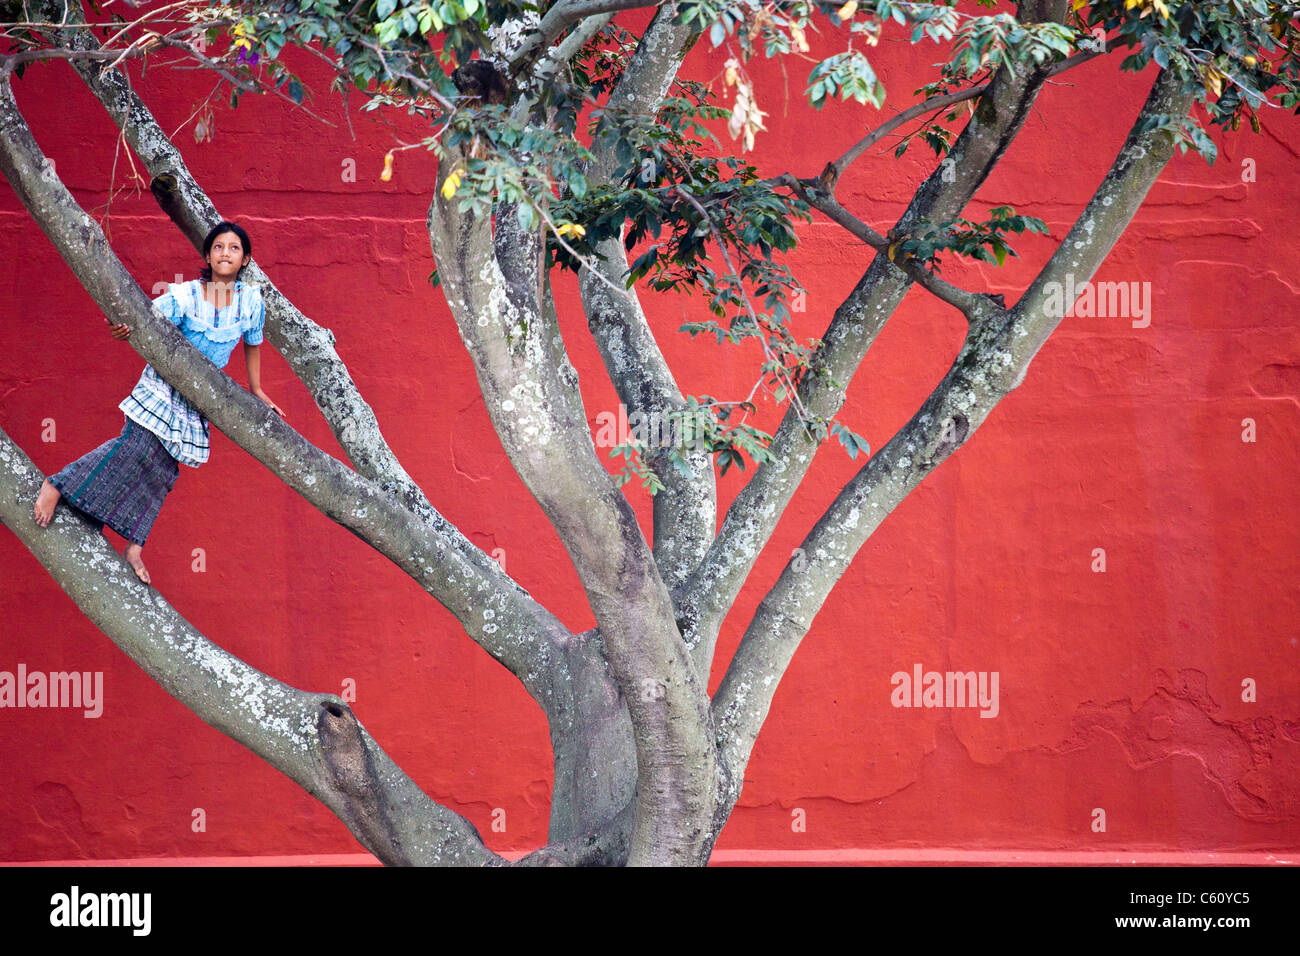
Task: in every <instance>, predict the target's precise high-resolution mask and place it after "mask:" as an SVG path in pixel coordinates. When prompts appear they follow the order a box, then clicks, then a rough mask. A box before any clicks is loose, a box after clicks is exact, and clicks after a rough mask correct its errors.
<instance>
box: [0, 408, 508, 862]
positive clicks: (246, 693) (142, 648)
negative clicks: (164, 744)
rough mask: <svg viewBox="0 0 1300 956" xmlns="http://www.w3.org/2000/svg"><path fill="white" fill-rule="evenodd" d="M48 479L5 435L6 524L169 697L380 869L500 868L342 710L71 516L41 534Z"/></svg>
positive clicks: (1, 480)
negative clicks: (186, 607) (302, 797)
mask: <svg viewBox="0 0 1300 956" xmlns="http://www.w3.org/2000/svg"><path fill="white" fill-rule="evenodd" d="M43 478H44V476H43V475H42V474H41V472H40V471H39V470H38V469H37V468H36V467H35V466H34V465H33V464H32V462H31V460H30V459H29V458H28V457H27V455H26V454H24V452H23V451H22V449H21V448H19V447H18V446H17V445H16V444H14V443H13V441H12V440H11V439H10V438H9V436H8V435H7V434H6V433H5V432H4V431H3V430H2V429H0V521H3V523H4V524H5V526H6V527H8V528H9V529H10V530H11V531H13V533H14V534H15V535H17V536H18V538H19V540H21V541H22V543H23V544H24V545H26V547H27V549H28V550H29V551H31V553H32V554H33V555H34V556H35V557H36V559H37V560H38V561H40V563H41V564H42V565H43V566H44V567H45V569H46V570H47V571H48V572H49V573H50V575H51V577H53V578H54V580H55V581H56V582H57V583H58V585H59V586H60V587H61V588H63V590H64V591H65V592H66V593H67V595H68V597H70V598H72V600H73V601H74V602H75V603H76V604H77V606H78V607H79V608H80V609H81V610H82V612H83V613H85V615H86V616H87V617H88V618H89V619H90V620H91V622H92V623H94V625H95V626H96V627H98V628H99V629H100V630H101V631H103V632H104V634H105V635H107V636H108V637H109V639H110V640H112V641H113V643H114V644H116V645H117V646H118V647H119V648H120V649H121V650H122V651H123V652H124V653H125V654H126V655H127V656H128V657H130V658H131V659H132V660H133V661H135V662H136V663H137V664H139V665H140V667H141V668H142V669H143V670H144V671H145V673H146V674H148V675H149V676H150V677H151V678H153V680H155V681H157V683H158V684H159V685H160V686H161V687H162V688H163V690H165V691H167V693H169V694H171V695H172V696H173V697H175V698H176V699H177V700H178V701H180V703H181V704H183V705H184V706H185V707H187V708H188V709H189V710H191V711H193V712H194V714H195V715H196V716H197V717H199V719H201V720H202V721H203V722H204V723H206V724H208V725H209V726H211V727H213V728H214V729H216V730H218V731H220V732H221V733H223V734H225V735H226V736H228V737H230V738H231V739H233V740H236V741H238V742H239V743H241V744H243V745H244V746H245V747H247V748H248V749H249V750H251V751H252V752H253V753H255V754H257V756H259V757H261V758H262V759H263V760H265V761H267V762H268V763H269V764H271V766H273V767H275V768H276V769H277V770H279V771H280V772H281V773H283V774H285V775H286V776H287V777H289V778H290V779H291V780H293V781H294V782H296V783H297V784H299V785H300V786H302V788H303V789H305V790H306V791H307V792H308V793H310V794H311V795H312V796H314V797H316V798H317V799H318V800H320V801H321V802H322V803H324V804H325V805H326V806H327V807H329V808H330V810H332V811H333V812H334V813H335V814H337V815H338V817H339V819H341V820H342V821H343V822H344V823H345V824H346V825H347V827H348V829H349V830H351V831H352V833H353V835H354V836H356V838H357V839H358V840H359V841H361V843H362V845H363V846H365V848H366V849H367V850H369V851H370V852H371V853H374V854H375V856H377V857H379V859H380V860H382V861H383V862H384V863H387V864H397V865H412V864H415V865H424V866H436V865H444V866H446V865H453V866H473V865H485V864H491V863H493V862H498V863H500V862H504V861H503V860H501V858H500V857H498V856H497V855H496V854H495V853H493V852H492V851H491V850H489V849H487V847H485V846H484V845H483V841H482V839H481V838H480V836H479V834H478V831H477V830H476V829H475V828H474V827H473V825H471V824H470V823H469V821H467V820H465V819H464V818H463V817H461V816H460V815H459V814H457V813H455V812H453V811H452V810H449V809H448V808H447V807H444V806H441V805H439V804H437V803H435V802H433V801H432V800H430V799H429V798H428V797H427V796H426V795H425V794H424V793H422V792H421V791H420V789H419V788H418V787H417V786H416V785H415V784H414V783H413V782H412V781H411V779H410V778H409V777H408V776H407V775H406V774H405V773H403V772H402V770H401V768H400V767H398V766H397V765H396V764H394V763H393V761H392V759H391V758H390V757H389V756H388V754H386V753H385V752H384V751H383V750H382V749H381V748H380V747H379V745H378V744H376V743H375V741H374V740H373V739H372V738H371V737H370V735H369V734H368V733H366V730H365V728H364V727H362V726H361V724H360V723H358V722H357V719H356V717H355V716H354V715H353V713H352V711H351V710H350V709H349V708H348V705H347V704H346V703H344V702H343V701H342V700H341V699H340V698H338V697H336V696H334V695H332V694H315V693H310V692H307V691H303V690H299V689H297V688H294V687H290V686H288V685H287V684H282V683H280V682H279V681H277V680H275V679H273V678H271V677H269V676H267V675H266V674H263V673H262V672H261V671H258V670H256V669H254V668H252V667H250V666H248V665H247V664H246V663H244V662H243V661H242V660H240V659H239V658H237V657H235V656H234V655H232V654H230V653H228V652H226V651H225V650H223V649H222V648H220V647H218V646H217V645H215V644H213V643H211V642H210V641H208V640H207V639H206V638H205V637H204V636H203V635H202V634H201V633H199V632H198V631H197V630H196V629H195V628H194V627H193V626H192V625H191V624H190V622H189V621H187V620H185V618H184V617H182V616H181V615H180V614H178V613H177V612H176V610H175V609H174V608H173V607H172V606H171V605H170V604H168V603H167V602H166V601H165V600H164V599H163V597H162V595H160V594H159V593H158V592H157V591H156V590H154V589H153V588H151V587H149V586H148V585H145V584H142V583H140V581H139V580H138V579H137V578H136V576H135V572H134V571H133V570H132V569H131V568H130V566H129V565H128V564H127V563H126V562H125V561H124V560H123V559H122V558H121V556H119V555H118V554H117V552H115V551H114V550H113V549H112V547H111V546H110V545H109V543H108V541H107V539H105V537H104V536H103V534H102V533H101V532H100V530H99V528H98V527H96V526H95V525H92V524H90V523H88V522H86V521H85V520H83V519H81V518H79V517H75V516H74V515H73V513H72V512H71V511H69V510H68V509H66V508H57V507H56V508H55V512H54V519H53V520H52V521H51V522H50V524H49V525H48V526H46V527H44V528H42V527H41V526H40V525H38V524H36V522H35V521H33V520H32V502H33V501H35V500H36V494H37V492H38V491H39V490H40V487H41V483H42V481H43Z"/></svg>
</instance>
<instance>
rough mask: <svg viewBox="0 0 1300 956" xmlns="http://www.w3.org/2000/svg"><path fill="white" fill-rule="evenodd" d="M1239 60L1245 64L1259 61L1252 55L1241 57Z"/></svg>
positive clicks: (1249, 64) (1250, 64) (1251, 64)
mask: <svg viewBox="0 0 1300 956" xmlns="http://www.w3.org/2000/svg"><path fill="white" fill-rule="evenodd" d="M1241 62H1243V63H1245V64H1246V65H1247V66H1254V65H1255V64H1256V63H1258V62H1259V61H1258V60H1256V59H1255V58H1254V57H1253V56H1248V57H1243V58H1242V61H1241Z"/></svg>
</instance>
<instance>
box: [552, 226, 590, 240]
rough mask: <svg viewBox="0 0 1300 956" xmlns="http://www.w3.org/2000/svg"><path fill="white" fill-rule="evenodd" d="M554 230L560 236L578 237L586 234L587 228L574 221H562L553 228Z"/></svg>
mask: <svg viewBox="0 0 1300 956" xmlns="http://www.w3.org/2000/svg"><path fill="white" fill-rule="evenodd" d="M555 231H556V233H558V234H559V235H561V236H577V237H579V238H582V237H583V236H585V235H586V234H587V230H586V229H585V228H584V227H582V226H580V225H578V224H577V223H576V222H562V223H560V224H559V225H558V226H557V227H556V228H555Z"/></svg>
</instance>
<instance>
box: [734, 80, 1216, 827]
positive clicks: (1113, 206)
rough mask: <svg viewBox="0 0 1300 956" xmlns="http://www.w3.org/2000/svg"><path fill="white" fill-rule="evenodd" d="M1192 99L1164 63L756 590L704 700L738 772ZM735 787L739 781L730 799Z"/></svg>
mask: <svg viewBox="0 0 1300 956" xmlns="http://www.w3.org/2000/svg"><path fill="white" fill-rule="evenodd" d="M1192 101H1193V97H1192V94H1190V93H1186V92H1183V91H1182V88H1181V82H1180V81H1179V80H1178V79H1177V78H1176V77H1174V76H1173V74H1172V73H1170V71H1167V70H1166V71H1161V73H1160V74H1159V75H1158V76H1157V78H1156V81H1155V83H1154V85H1153V86H1152V89H1151V93H1150V95H1149V96H1148V97H1147V101H1146V103H1145V104H1144V105H1143V108H1142V110H1141V112H1140V113H1139V115H1138V118H1137V120H1136V122H1135V123H1134V125H1133V128H1132V130H1131V131H1130V133H1129V135H1128V138H1127V139H1126V141H1125V143H1124V145H1123V146H1122V147H1121V149H1120V151H1119V155H1118V156H1117V157H1116V159H1115V161H1114V163H1113V164H1112V166H1111V168H1110V171H1109V172H1108V173H1107V174H1106V177H1105V178H1104V179H1103V180H1102V183H1101V185H1100V187H1099V188H1098V189H1097V191H1096V193H1095V194H1094V195H1093V197H1092V199H1091V200H1090V201H1089V203H1088V205H1087V207H1086V208H1085V209H1084V212H1083V214H1082V215H1081V216H1080V217H1079V219H1078V221H1077V222H1076V223H1075V226H1074V228H1073V229H1071V230H1070V233H1069V235H1067V237H1066V239H1065V241H1064V242H1062V243H1061V246H1060V248H1059V249H1058V250H1057V252H1056V254H1055V255H1053V256H1052V258H1051V260H1049V262H1048V264H1047V266H1045V267H1044V269H1043V270H1042V272H1040V273H1039V275H1038V277H1037V278H1036V279H1035V280H1034V282H1033V284H1032V285H1031V286H1030V288H1029V290H1028V291H1027V292H1026V293H1025V295H1024V296H1023V297H1022V298H1021V300H1020V302H1019V303H1017V304H1016V306H1015V307H1014V308H1013V309H1011V310H1007V311H1003V310H999V311H998V312H997V313H996V314H994V315H992V316H990V318H989V320H988V321H985V322H981V323H979V324H977V325H974V326H972V327H971V329H970V330H969V332H968V334H967V337H966V341H965V343H964V344H963V346H962V349H961V352H960V353H959V354H958V356H957V358H956V360H955V361H954V362H953V365H952V367H951V368H950V369H949V371H948V373H947V375H945V376H944V378H943V381H941V382H940V384H939V386H938V387H937V388H936V389H935V391H934V392H933V393H932V394H931V395H930V397H929V398H928V399H926V401H925V403H924V404H923V405H922V406H921V408H920V410H918V411H917V413H916V414H915V415H914V416H913V417H912V419H911V420H910V421H909V422H908V423H907V424H906V425H905V426H904V427H903V428H902V429H901V430H900V431H899V432H898V434H896V435H895V436H894V437H893V438H892V439H890V441H889V442H888V443H887V444H886V445H885V447H884V448H882V449H881V450H880V451H879V452H877V453H876V454H875V455H874V456H872V458H871V459H870V461H868V462H867V464H866V465H864V466H863V468H862V469H861V470H860V471H859V472H858V473H857V475H855V476H854V478H853V479H852V480H851V481H850V482H849V483H848V484H847V485H846V486H845V487H844V489H843V490H842V491H841V492H840V494H839V495H838V496H837V497H836V499H835V501H834V502H833V503H832V505H831V507H830V508H829V509H827V511H826V513H825V514H823V515H822V517H821V518H820V519H819V520H818V522H817V524H816V525H815V526H814V528H813V529H812V531H811V532H810V533H809V534H808V536H807V538H805V539H804V541H803V543H802V545H801V548H802V550H803V554H804V556H805V559H804V560H803V561H801V562H794V561H791V562H790V563H788V564H787V565H786V567H785V569H784V571H782V573H781V576H780V578H778V580H777V583H776V584H775V585H774V586H773V588H772V590H771V591H770V592H769V593H768V594H767V595H766V596H765V597H764V598H763V601H762V602H761V604H760V606H759V610H758V612H757V613H756V614H755V616H754V619H753V620H752V621H751V622H750V625H749V627H748V628H747V629H746V631H745V635H744V637H743V638H742V639H741V642H740V647H739V648H738V649H737V652H736V656H735V657H734V658H733V659H732V661H731V664H730V665H729V666H728V668H727V673H726V674H725V675H724V677H723V679H722V683H721V685H720V686H719V687H718V690H717V693H716V694H715V695H714V698H713V710H714V717H715V721H716V726H717V728H718V746H719V751H720V753H721V754H722V756H723V759H725V760H726V761H728V764H729V765H730V766H731V767H732V769H733V771H735V772H736V778H737V779H739V778H740V777H741V776H742V774H741V772H740V771H742V770H743V768H744V766H745V765H746V763H747V762H748V760H749V755H750V753H751V752H752V748H753V743H754V740H755V739H756V737H757V734H758V730H759V728H760V727H761V726H762V723H763V719H764V717H765V716H766V714H767V711H768V708H769V707H770V705H771V701H772V697H773V695H774V694H775V693H776V687H777V685H778V684H779V682H780V679H781V677H782V675H783V674H784V673H785V670H786V668H787V667H788V665H789V662H790V660H791V659H792V658H793V656H794V652H795V650H796V649H797V648H798V646H799V643H800V641H801V640H802V639H803V637H804V635H805V634H806V633H807V632H808V629H809V627H810V626H811V624H812V620H813V618H814V617H815V616H816V614H817V612H818V610H819V609H820V608H821V606H822V604H823V603H824V601H825V600H826V597H827V595H828V594H829V593H830V590H831V588H832V587H833V586H834V584H835V582H836V581H837V580H839V578H840V576H841V575H843V573H844V572H845V571H846V570H847V569H848V566H849V563H850V562H851V561H852V559H853V557H854V555H856V554H857V552H858V550H859V549H860V548H861V547H862V545H863V544H865V543H866V541H867V540H868V539H869V538H870V537H871V535H872V533H873V532H874V531H875V529H876V528H877V527H879V526H880V524H881V522H882V521H883V520H884V519H885V517H886V516H888V515H889V514H890V513H891V512H892V511H893V509H894V508H895V507H896V506H897V505H898V503H899V502H901V501H902V500H903V499H904V498H905V497H906V496H907V495H908V493H909V492H910V491H911V490H912V489H913V488H915V487H916V486H917V485H919V484H920V483H921V481H922V480H923V479H924V478H925V476H926V475H928V474H929V473H930V472H932V471H933V470H934V469H935V467H937V466H938V465H939V464H940V463H941V462H943V461H944V460H945V459H947V458H948V457H949V456H951V455H952V453H953V452H954V451H956V450H957V449H958V448H959V447H961V446H962V445H963V444H965V443H966V441H968V440H969V438H970V436H971V435H973V434H974V433H975V430H976V429H977V428H979V426H980V425H981V424H982V423H983V422H984V421H985V419H986V418H987V417H988V415H989V414H990V412H992V410H993V408H994V407H995V406H996V405H997V404H998V402H1000V401H1001V400H1002V398H1003V397H1005V396H1006V395H1007V394H1008V393H1009V392H1010V391H1011V390H1012V389H1014V388H1016V387H1017V386H1019V384H1020V383H1021V382H1022V381H1023V380H1024V377H1025V373H1026V371H1027V369H1028V367H1029V363H1030V362H1031V361H1032V359H1033V357H1034V355H1035V354H1036V352H1037V351H1038V349H1039V348H1040V347H1041V346H1042V343H1043V342H1044V341H1045V340H1046V337H1047V336H1048V335H1050V334H1051V331H1052V330H1053V329H1054V328H1055V327H1056V325H1057V324H1059V322H1060V320H1061V312H1058V311H1056V310H1055V309H1052V308H1048V306H1047V302H1048V300H1049V299H1050V297H1051V293H1050V290H1049V288H1048V287H1049V283H1051V282H1060V281H1062V280H1063V279H1064V277H1065V275H1067V274H1068V273H1069V272H1070V271H1073V270H1077V272H1076V274H1080V275H1082V276H1083V278H1082V280H1080V281H1088V280H1089V279H1090V278H1091V277H1092V275H1093V273H1094V272H1095V270H1096V268H1097V267H1098V266H1099V265H1100V264H1101V262H1102V261H1103V260H1104V259H1105V257H1106V255H1107V254H1109V252H1110V250H1111V249H1112V248H1114V246H1115V243H1116V242H1118V241H1119V239H1120V237H1121V236H1122V235H1123V234H1124V231H1125V230H1126V229H1127V228H1128V225H1129V223H1130V222H1131V221H1132V219H1133V216H1134V215H1135V214H1136V212H1137V210H1138V208H1139V207H1140V206H1141V204H1142V201H1143V199H1144V198H1145V197H1146V195H1147V193H1148V192H1149V191H1150V189H1151V186H1152V185H1153V184H1154V183H1155V181H1156V178H1157V177H1158V176H1159V175H1160V171H1161V170H1162V169H1164V167H1165V165H1166V164H1167V163H1168V161H1169V158H1170V156H1171V155H1172V154H1173V148H1174V147H1173V137H1172V135H1171V134H1170V133H1169V132H1168V131H1167V130H1144V129H1143V127H1144V125H1145V124H1146V122H1147V121H1148V120H1149V119H1150V118H1151V117H1154V116H1158V115H1171V116H1183V115H1185V114H1186V112H1187V110H1188V109H1190V107H1191V104H1192ZM1062 312H1063V310H1062ZM738 795H739V787H738V786H737V787H736V788H734V790H733V795H732V796H730V799H731V801H732V802H733V803H734V800H735V797H736V796H738Z"/></svg>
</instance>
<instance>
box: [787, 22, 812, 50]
mask: <svg viewBox="0 0 1300 956" xmlns="http://www.w3.org/2000/svg"><path fill="white" fill-rule="evenodd" d="M790 38H791V39H792V40H794V48H795V49H796V50H798V51H799V52H800V53H807V52H808V38H807V37H806V36H804V32H803V27H801V26H799V24H797V23H792V24H790Z"/></svg>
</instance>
